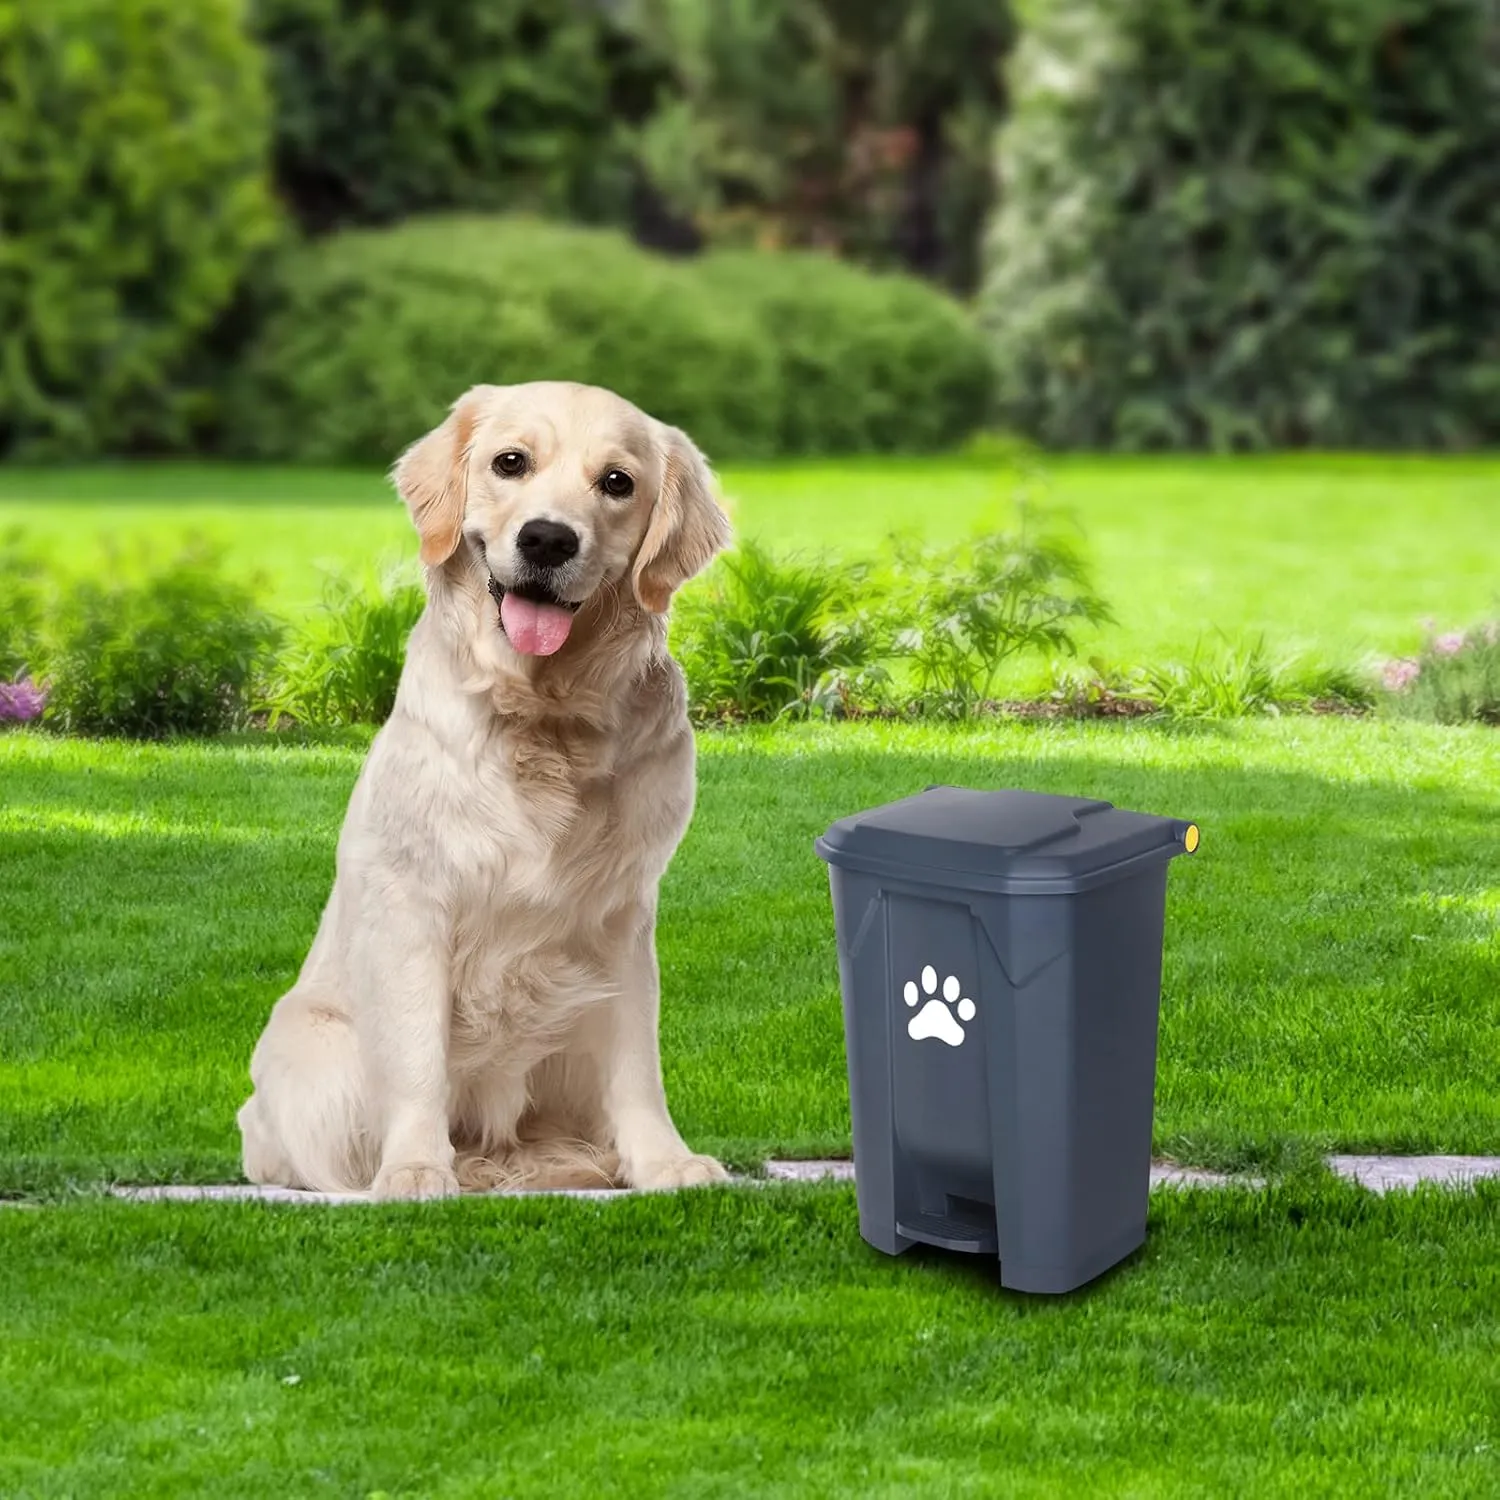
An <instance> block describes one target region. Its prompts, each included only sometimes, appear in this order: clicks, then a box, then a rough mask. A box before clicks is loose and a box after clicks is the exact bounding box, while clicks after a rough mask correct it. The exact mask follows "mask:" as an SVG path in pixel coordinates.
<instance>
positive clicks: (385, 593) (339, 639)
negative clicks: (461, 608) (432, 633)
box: [261, 565, 427, 727]
mask: <svg viewBox="0 0 1500 1500" xmlns="http://www.w3.org/2000/svg"><path fill="white" fill-rule="evenodd" d="M426 603H427V596H426V593H425V592H424V590H423V588H422V585H421V583H420V582H418V580H417V578H416V576H415V573H414V571H413V570H412V569H411V568H410V566H409V565H402V566H401V567H400V568H396V569H387V570H386V571H385V572H384V573H383V574H376V573H370V574H367V575H366V576H365V577H364V578H361V579H347V578H339V577H332V578H329V579H328V580H327V582H326V583H325V585H324V591H323V607H322V609H321V610H320V611H318V612H317V613H315V614H314V615H313V616H312V617H311V618H310V619H309V620H308V621H307V623H306V624H305V625H304V626H303V628H302V629H301V630H300V631H299V632H298V634H297V635H296V636H295V637H294V638H293V640H292V641H291V642H290V643H289V644H288V646H287V647H286V649H285V650H284V651H283V652H282V654H281V657H280V659H279V661H278V663H277V671H276V676H275V679H274V681H273V683H272V685H271V687H270V688H269V690H268V691H267V693H266V695H265V697H264V700H263V702H262V705H261V706H262V707H263V708H264V709H265V710H266V712H267V713H268V714H269V715H270V721H271V724H272V727H275V725H277V724H278V723H279V722H280V721H281V720H282V719H283V718H290V719H294V720H296V721H297V722H298V723H300V724H311V725H317V726H319V727H332V726H337V725H344V724H380V723H383V722H384V721H385V720H386V719H387V718H389V716H390V712H391V709H392V708H393V707H394V706H395V702H396V688H397V685H398V684H399V682H400V680H401V668H402V665H403V664H404V663H405V661H406V642H407V638H408V637H409V636H410V635H411V631H412V627H413V626H414V625H415V624H416V623H417V620H418V618H419V617H420V616H421V613H422V610H423V609H424V608H425V607H426Z"/></svg>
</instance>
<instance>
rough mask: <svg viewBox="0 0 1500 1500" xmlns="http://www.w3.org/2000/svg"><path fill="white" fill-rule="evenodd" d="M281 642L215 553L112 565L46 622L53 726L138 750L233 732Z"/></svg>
mask: <svg viewBox="0 0 1500 1500" xmlns="http://www.w3.org/2000/svg"><path fill="white" fill-rule="evenodd" d="M276 637H277V631H276V628H275V626H274V625H273V624H272V622H271V621H270V620H269V619H267V617H266V616H265V615H263V614H262V613H261V612H260V610H259V609H258V608H257V606H256V603H255V598H254V595H253V593H252V591H251V590H250V589H248V588H247V587H246V586H245V585H243V584H241V583H238V582H236V581H234V580H232V579H229V578H227V577H225V576H224V573H223V571H222V568H221V566H220V561H219V557H218V555H217V553H215V552H212V551H209V550H207V549H206V548H204V547H202V546H200V545H198V544H191V545H189V546H187V547H186V548H184V550H183V551H182V553H181V554H180V555H179V556H177V557H175V558H173V559H171V560H169V561H168V562H166V563H152V562H145V563H142V564H140V565H138V566H137V567H136V568H134V569H128V568H127V567H126V566H125V564H124V563H123V562H122V560H120V559H114V560H112V561H111V562H110V564H109V565H108V566H107V567H106V568H104V569H101V570H100V571H99V572H98V573H96V574H94V575H93V576H91V577H88V578H86V579H82V580H79V581H78V582H76V583H73V584H71V585H69V586H68V588H67V589H66V591H65V592H64V593H63V595H62V597H61V599H60V600H59V602H58V606H57V610H56V614H55V615H54V617H53V618H52V619H51V620H49V622H48V625H47V631H46V639H45V641H44V646H43V651H42V657H43V669H44V671H45V674H46V677H47V679H48V682H49V688H50V693H49V697H48V701H47V710H46V718H45V722H46V723H47V724H48V725H50V726H51V727H53V728H56V729H60V730H62V731H63V732H64V733H67V734H94V735H123V736H126V737H128V738H132V739H158V738H161V737H163V736H165V735H172V734H214V733H217V732H219V731H221V730H224V729H230V728H233V727H235V726H236V725H238V724H240V723H242V722H243V721H244V720H245V718H246V716H247V713H248V705H249V694H250V690H251V686H252V683H253V681H254V679H255V677H256V676H257V674H258V673H259V672H260V671H262V670H263V668H264V666H265V664H266V661H267V657H268V654H269V652H270V650H271V648H272V646H273V645H274V644H275V641H276Z"/></svg>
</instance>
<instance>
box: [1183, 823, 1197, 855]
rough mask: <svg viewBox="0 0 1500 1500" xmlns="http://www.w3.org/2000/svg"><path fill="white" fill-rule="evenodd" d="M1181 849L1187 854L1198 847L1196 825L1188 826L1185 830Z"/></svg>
mask: <svg viewBox="0 0 1500 1500" xmlns="http://www.w3.org/2000/svg"><path fill="white" fill-rule="evenodd" d="M1182 847H1183V848H1184V849H1186V850H1187V852H1188V853H1189V854H1191V853H1192V852H1193V850H1194V849H1196V848H1197V847H1198V825H1197V824H1196V823H1189V824H1188V826H1187V830H1186V831H1185V832H1184V833H1183V835H1182Z"/></svg>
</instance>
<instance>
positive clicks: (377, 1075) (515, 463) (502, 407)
mask: <svg viewBox="0 0 1500 1500" xmlns="http://www.w3.org/2000/svg"><path fill="white" fill-rule="evenodd" d="M393 478H394V481H395V485H396V488H397V489H398V490H399V491H400V494H401V496H402V498H403V499H404V500H405V501H406V504H407V506H408V507H409V509H410V511H411V515H412V519H413V521H414V523H415V525H416V528H417V531H418V533H419V535H420V538H421V557H422V561H423V563H424V564H426V576H427V595H428V599H427V607H426V609H425V611H424V612H423V614H422V617H421V619H420V620H419V621H418V622H417V625H416V627H415V628H414V630H413V631H412V635H411V641H410V644H409V646H408V650H407V658H406V666H405V669H404V670H403V672H402V674H401V683H400V688H399V690H398V692H397V696H396V706H395V709H394V711H393V712H392V714H391V717H390V719H389V720H388V722H387V723H386V724H385V725H384V726H383V727H382V728H381V730H380V732H379V733H378V734H377V735H376V737H375V741H374V743H373V744H372V746H371V747H370V754H369V758H368V759H367V760H366V762H365V765H364V769H363V771H362V772H361V774H360V776H359V779H358V781H357V783H356V784H355V787H354V791H353V793H352V795H351V797H350V800H349V809H348V812H347V814H346V816H345V820H344V826H343V831H342V833H341V835H340V837H339V841H338V854H337V863H336V874H335V879H334V884H333V890H332V893H331V895H330V896H329V899H328V904H327V906H326V907H325V909H324V912H323V916H322V920H321V922H320V924H319V927H318V931H317V936H316V937H315V938H314V940H313V944H312V948H311V950H310V951H309V953H308V955H307V959H306V962H305V963H304V964H303V967H302V971H301V974H300V975H299V976H298V979H297V982H296V984H295V985H293V987H292V988H291V989H290V990H289V991H288V992H287V993H286V994H285V995H284V996H282V998H281V999H280V1000H279V1001H278V1002H277V1004H276V1006H275V1008H274V1009H273V1010H272V1012H271V1017H270V1020H269V1022H268V1024H267V1026H266V1029H265V1031H264V1033H263V1034H262V1035H261V1038H260V1041H259V1042H258V1044H257V1045H256V1048H255V1052H254V1056H253V1058H252V1060H251V1064H250V1076H251V1080H252V1083H253V1085H254V1092H253V1093H252V1094H251V1096H250V1099H249V1100H248V1102H247V1103H246V1104H245V1105H244V1107H243V1108H242V1109H241V1111H240V1114H239V1125H240V1131H241V1135H242V1137H243V1142H244V1167H245V1175H246V1176H247V1177H249V1178H250V1180H251V1181H252V1182H258V1183H272V1184H279V1185H282V1186H286V1187H294V1188H313V1189H319V1190H323V1191H333V1192H339V1191H364V1190H372V1192H373V1196H374V1197H376V1198H431V1197H441V1196H444V1195H447V1194H450V1193H457V1192H459V1191H460V1190H461V1189H466V1188H467V1189H476V1190H478V1189H487V1188H495V1187H505V1186H531V1187H564V1186H607V1185H610V1184H619V1185H624V1186H628V1187H637V1188H677V1187H687V1186H691V1185H694V1184H698V1183H708V1182H714V1181H718V1180H722V1179H723V1178H724V1177H725V1175H726V1174H725V1171H724V1169H723V1167H721V1166H720V1165H719V1163H718V1162H716V1161H714V1160H713V1159H712V1158H711V1157H707V1156H699V1155H695V1154H694V1153H693V1152H692V1151H691V1150H689V1148H688V1147H687V1146H686V1145H685V1144H684V1143H683V1140H682V1137H681V1136H680V1135H679V1134H678V1132H677V1128H676V1126H675V1125H674V1124H673V1123H672V1117H671V1115H670V1114H669V1113H668V1110H667V1103H666V1097H665V1094H664V1092H663V1089H662V1076H661V1061H660V1055H659V1050H658V1045H657V1014H658V1003H659V991H658V982H657V963H656V939H655V926H656V905H657V887H658V884H659V882H660V880H661V877H662V874H663V872H664V871H665V870H666V868H667V864H668V862H669V861H670V859H671V857H672V854H673V851H674V850H675V849H676V847H677V844H678V841H679V840H680V839H681V837H682V834H683V832H684V830H685V829H686V828H687V825H688V820H689V818H690V817H691V815H692V808H693V800H694V772H693V762H694V747H693V735H692V731H691V728H690V726H689V723H688V718H687V710H686V697H685V692H684V686H683V679H682V672H681V669H680V668H679V667H678V666H677V664H676V662H674V661H673V660H672V658H671V657H670V656H669V655H668V653H667V629H666V612H667V609H668V604H669V601H670V599H671V597H672V593H673V591H674V590H675V589H676V588H678V586H679V585H681V584H682V583H684V582H685V581H686V580H687V579H689V578H691V577H692V576H693V575H694V574H695V573H698V572H699V571H700V570H702V569H703V568H704V567H706V566H707V565H708V563H709V561H710V560H711V559H712V558H713V556H714V554H715V553H716V552H718V551H719V550H720V549H721V548H722V547H723V546H725V545H726V543H727V541H728V538H729V524H728V520H727V518H726V517H725V515H724V513H723V511H722V510H721V509H720V507H719V504H718V503H717V499H716V493H715V486H714V481H713V477H712V475H711V474H710V471H709V468H708V465H707V463H706V462H705V461H704V458H703V456H702V454H700V453H699V452H698V450H697V448H695V447H694V446H693V444H692V443H691V442H690V441H689V439H688V438H687V437H686V436H685V435H684V434H683V433H681V432H679V431H678V430H677V429H676V428H673V427H668V426H665V425H664V424H662V423H661V422H658V421H655V420H654V419H653V418H651V417H649V416H647V415H646V414H645V413H644V412H641V411H639V410H637V409H636V408H635V407H634V406H632V405H630V404H629V403H628V402H626V401H624V400H622V399H621V398H620V397H618V396H616V395H614V394H612V393H611V392H609V391H605V390H600V389H598V388H596V387H592V386H582V385H570V384H562V383H554V382H538V383H535V384H531V385H514V386H476V387H475V388H474V389H473V390H471V391H469V392H468V393H467V394H466V395H464V396H463V397H461V398H460V399H459V400H458V401H457V402H456V403H455V405H454V406H453V408H452V411H451V412H450V414H449V416H448V418H447V420H446V421H444V422H443V424H442V425H441V426H440V427H438V428H437V429H436V430H435V431H433V432H430V433H429V434H428V435H427V436H426V437H424V438H422V439H421V440H420V441H419V442H417V443H416V444H414V445H413V446H412V447H411V448H410V449H408V450H407V452H406V453H405V454H403V455H402V457H401V458H400V460H399V461H398V462H397V464H396V467H395V470H394V474H393Z"/></svg>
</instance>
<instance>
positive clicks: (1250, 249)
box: [983, 0, 1500, 449]
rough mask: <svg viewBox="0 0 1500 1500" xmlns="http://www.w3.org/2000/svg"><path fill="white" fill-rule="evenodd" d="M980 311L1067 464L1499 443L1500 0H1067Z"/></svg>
mask: <svg viewBox="0 0 1500 1500" xmlns="http://www.w3.org/2000/svg"><path fill="white" fill-rule="evenodd" d="M1034 9H1035V18H1034V24H1033V25H1031V26H1029V27H1028V28H1027V29H1026V31H1025V33H1024V36H1023V40H1022V43H1021V45H1020V47H1019V49H1018V50H1017V53H1016V56H1015V59H1014V66H1013V69H1012V83H1013V95H1012V101H1011V102H1012V114H1011V118H1010V121H1009V122H1008V124H1007V125H1006V126H1005V127H1004V128H1003V129H1002V130H1001V132H1000V138H999V140H1000V144H999V157H1000V162H999V169H1000V178H1001V181H1002V182H1003V184H1004V192H1003V195H1002V203H1001V207H1000V210H999V213H998V216H997V218H996V221H995V225H994V229H993V234H992V239H991V243H990V246H989V262H990V268H989V275H988V282H987V286H986V289H985V293H984V299H983V307H984V320H985V323H986V326H988V328H989V329H990V331H991V334H992V337H993V342H994V345H995V349H996V353H997V359H998V363H999V366H1000V372H1001V386H1002V391H1001V394H1002V405H1003V411H1004V414H1005V416H1006V418H1007V419H1008V420H1009V421H1011V422H1012V423H1014V424H1015V425H1016V426H1018V427H1019V428H1020V429H1021V430H1022V431H1024V432H1026V433H1027V434H1029V435H1031V436H1034V437H1036V438H1039V439H1040V440H1042V441H1043V442H1045V443H1047V444H1050V445H1052V446H1056V447H1067V448H1077V447H1084V448H1108V447H1114V448H1126V449H1150V448H1198V447H1206V448H1219V449H1228V448H1260V447H1269V446H1291V445H1318V446H1328V447H1339V446H1369V447H1376V448H1385V447H1395V446H1410V447H1424V446H1440V447H1451V446H1459V445H1468V444H1475V443H1481V442H1485V441H1494V440H1495V439H1496V438H1497V437H1500V255H1497V254H1496V253H1495V247H1496V245H1497V244H1500V10H1497V7H1496V6H1495V5H1494V4H1492V3H1489V0H1427V3H1425V4H1422V5H1414V4H1412V3H1410V0H1222V3H1216V4H1212V5H1206V4H1202V3H1200V0H1125V3H1119V0H1047V3H1046V4H1045V5H1038V6H1036V7H1035V8H1034Z"/></svg>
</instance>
